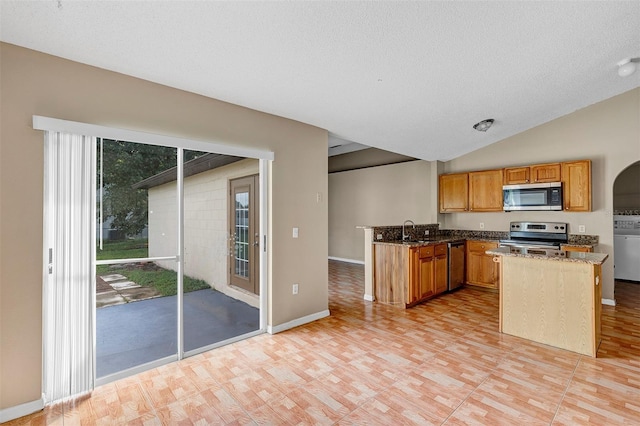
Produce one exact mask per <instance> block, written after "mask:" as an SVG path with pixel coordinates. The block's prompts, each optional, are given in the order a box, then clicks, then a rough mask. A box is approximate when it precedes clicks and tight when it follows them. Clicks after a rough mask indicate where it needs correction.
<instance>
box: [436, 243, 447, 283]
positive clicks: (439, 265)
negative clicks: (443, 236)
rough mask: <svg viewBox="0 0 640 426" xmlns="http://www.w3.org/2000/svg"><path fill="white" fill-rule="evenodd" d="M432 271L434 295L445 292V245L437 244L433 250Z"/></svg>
mask: <svg viewBox="0 0 640 426" xmlns="http://www.w3.org/2000/svg"><path fill="white" fill-rule="evenodd" d="M433 262H434V271H433V276H434V278H433V280H434V284H435V294H440V293H444V292H445V291H447V267H448V259H447V245H446V244H438V245H437V246H436V250H435V257H434V261H433Z"/></svg>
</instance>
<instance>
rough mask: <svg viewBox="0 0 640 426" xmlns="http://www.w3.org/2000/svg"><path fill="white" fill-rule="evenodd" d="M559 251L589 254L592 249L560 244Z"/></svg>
mask: <svg viewBox="0 0 640 426" xmlns="http://www.w3.org/2000/svg"><path fill="white" fill-rule="evenodd" d="M560 250H562V251H577V252H583V253H591V252H593V247H582V246H572V245H570V244H567V245H565V244H562V245H560Z"/></svg>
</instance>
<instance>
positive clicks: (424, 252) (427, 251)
mask: <svg viewBox="0 0 640 426" xmlns="http://www.w3.org/2000/svg"><path fill="white" fill-rule="evenodd" d="M418 257H420V259H423V258H425V257H433V246H424V247H420V249H419V250H418Z"/></svg>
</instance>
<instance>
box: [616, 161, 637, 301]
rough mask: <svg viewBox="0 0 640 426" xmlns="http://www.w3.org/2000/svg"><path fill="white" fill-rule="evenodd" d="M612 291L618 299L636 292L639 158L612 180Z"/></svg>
mask: <svg viewBox="0 0 640 426" xmlns="http://www.w3.org/2000/svg"><path fill="white" fill-rule="evenodd" d="M613 219H614V224H613V226H614V262H615V265H614V283H615V284H614V285H615V287H614V291H615V294H616V300H617V302H618V303H624V302H625V299H629V298H635V297H636V296H635V295H638V294H640V290H638V289H640V270H639V268H638V266H637V259H638V258H640V229H639V227H640V161H636V162H635V163H633V164H631V165H629V166H628V167H627V168H625V169H624V170H622V171H621V172H620V174H618V176H617V177H616V179H615V181H614V184H613Z"/></svg>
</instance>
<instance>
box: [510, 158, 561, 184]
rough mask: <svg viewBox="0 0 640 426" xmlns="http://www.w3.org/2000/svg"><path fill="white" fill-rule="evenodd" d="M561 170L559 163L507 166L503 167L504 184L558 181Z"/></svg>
mask: <svg viewBox="0 0 640 426" xmlns="http://www.w3.org/2000/svg"><path fill="white" fill-rule="evenodd" d="M561 170H562V167H561V166H560V163H549V164H536V165H533V166H524V167H508V168H506V169H504V184H505V185H519V184H526V183H544V182H560V173H561Z"/></svg>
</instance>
